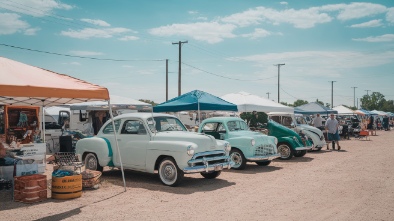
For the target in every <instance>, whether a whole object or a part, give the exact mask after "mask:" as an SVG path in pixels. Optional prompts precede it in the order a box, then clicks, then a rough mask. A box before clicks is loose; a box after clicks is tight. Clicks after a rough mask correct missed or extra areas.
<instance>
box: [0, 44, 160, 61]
mask: <svg viewBox="0 0 394 221" xmlns="http://www.w3.org/2000/svg"><path fill="white" fill-rule="evenodd" d="M0 45H1V46H5V47H10V48H16V49H21V50H26V51H33V52H39V53H45V54H51V55H57V56H65V57H73V58H83V59H90V60H99V61H123V62H124V61H165V60H166V59H152V60H138V59H113V58H95V57H86V56H78V55H70V54H62V53H56V52H49V51H41V50H36V49H31V48H23V47H18V46H14V45H8V44H1V43H0Z"/></svg>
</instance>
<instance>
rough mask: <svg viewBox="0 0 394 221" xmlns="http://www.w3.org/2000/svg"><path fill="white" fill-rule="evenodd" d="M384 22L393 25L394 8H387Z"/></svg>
mask: <svg viewBox="0 0 394 221" xmlns="http://www.w3.org/2000/svg"><path fill="white" fill-rule="evenodd" d="M386 20H387V21H388V22H390V23H393V24H394V8H389V9H388V11H387V14H386Z"/></svg>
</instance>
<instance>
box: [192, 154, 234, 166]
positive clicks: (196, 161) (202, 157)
mask: <svg viewBox="0 0 394 221" xmlns="http://www.w3.org/2000/svg"><path fill="white" fill-rule="evenodd" d="M228 159H229V158H228V156H227V155H226V152H224V151H207V152H200V153H196V154H194V156H193V157H192V159H191V160H189V162H188V163H189V165H193V166H201V165H204V163H205V162H208V163H209V164H216V163H224V162H226V161H227V160H228Z"/></svg>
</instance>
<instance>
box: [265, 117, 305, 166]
mask: <svg viewBox="0 0 394 221" xmlns="http://www.w3.org/2000/svg"><path fill="white" fill-rule="evenodd" d="M267 129H268V135H270V136H274V137H276V138H277V139H278V144H277V145H278V152H279V154H280V159H282V160H289V159H291V158H292V157H293V156H295V157H303V156H304V155H305V154H306V152H307V150H310V149H312V143H310V141H309V140H308V137H307V136H306V135H302V136H303V138H302V137H301V136H300V135H299V134H297V133H296V132H295V131H293V130H291V129H289V128H287V127H285V126H283V125H281V124H279V123H276V122H275V121H273V120H269V121H268V124H267Z"/></svg>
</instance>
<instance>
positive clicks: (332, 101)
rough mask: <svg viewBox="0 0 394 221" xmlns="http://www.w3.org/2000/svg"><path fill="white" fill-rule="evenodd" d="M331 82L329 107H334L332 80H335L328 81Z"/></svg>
mask: <svg viewBox="0 0 394 221" xmlns="http://www.w3.org/2000/svg"><path fill="white" fill-rule="evenodd" d="M329 82H331V108H333V107H334V82H336V81H329Z"/></svg>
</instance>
